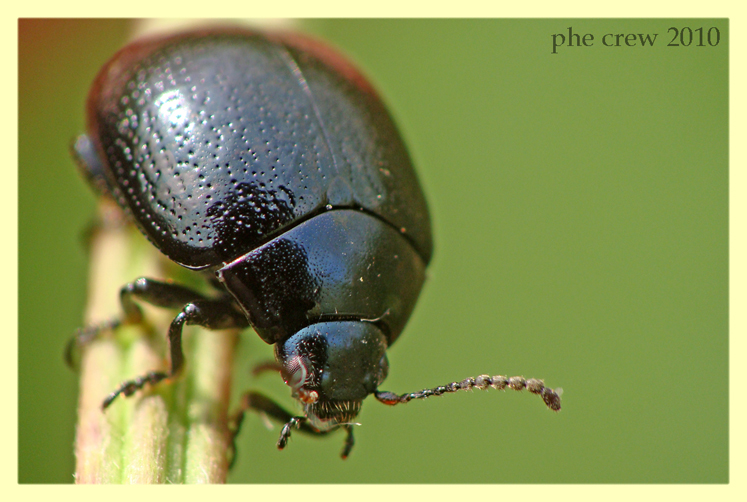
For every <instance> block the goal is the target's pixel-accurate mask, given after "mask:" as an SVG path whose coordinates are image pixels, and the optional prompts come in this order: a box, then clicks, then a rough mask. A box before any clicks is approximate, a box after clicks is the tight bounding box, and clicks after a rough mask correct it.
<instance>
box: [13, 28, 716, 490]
mask: <svg viewBox="0 0 747 502" xmlns="http://www.w3.org/2000/svg"><path fill="white" fill-rule="evenodd" d="M569 26H571V27H572V28H573V31H574V33H579V34H584V33H592V34H594V36H595V44H594V46H593V47H563V48H561V49H559V51H558V54H551V51H552V45H551V43H552V39H551V35H552V34H554V33H563V34H566V35H567V30H568V27H569ZM672 26H674V27H678V28H681V27H690V28H692V29H695V28H698V27H701V26H702V27H704V28H705V29H706V30H707V29H708V28H710V27H712V26H716V27H718V28H719V30H720V32H721V42H720V44H719V45H718V46H717V47H709V46H706V47H696V46H695V44H693V46H690V47H667V46H666V44H667V43H668V42H669V40H670V39H671V35H670V34H669V33H668V32H667V30H668V28H670V27H672ZM301 27H302V28H303V29H305V30H306V31H309V32H311V33H313V34H316V35H318V36H320V37H322V38H324V39H327V40H328V41H330V42H331V43H333V44H334V45H336V46H338V47H340V48H341V49H342V50H343V51H344V52H346V53H347V54H349V55H350V56H351V57H352V58H353V59H354V60H355V61H356V62H357V63H358V64H359V65H360V66H361V67H362V68H363V69H364V71H365V72H366V73H367V74H368V75H370V76H371V78H372V80H373V81H374V83H375V84H376V85H377V87H378V88H379V89H380V90H381V93H382V95H383V97H384V99H385V100H386V102H387V103H388V104H389V105H390V108H391V110H392V113H393V115H394V117H395V119H396V120H397V122H398V124H399V126H400V129H401V131H402V133H403V135H404V137H405V140H406V142H407V143H408V145H409V146H410V150H411V153H412V156H413V158H414V160H415V162H416V166H417V169H418V173H419V176H420V179H421V182H422V184H423V186H424V189H425V191H426V194H427V197H428V200H429V204H430V208H431V214H432V221H433V226H434V235H435V242H436V255H435V260H434V262H433V263H432V266H431V267H430V269H429V280H428V283H427V285H426V288H425V290H424V292H423V295H422V296H421V298H420V301H419V303H418V307H417V308H416V310H415V313H414V315H413V317H412V319H411V321H410V323H409V325H408V327H407V329H406V331H405V333H404V335H403V336H402V337H401V338H400V340H399V341H398V342H397V343H396V344H395V345H394V347H392V349H391V350H390V352H389V361H390V367H391V369H390V375H389V378H388V379H387V381H386V383H385V385H384V386H383V388H384V389H385V390H391V391H394V392H407V391H415V390H419V389H421V388H424V387H430V386H435V385H439V384H445V383H448V382H451V381H453V380H461V379H462V378H464V377H467V376H471V375H477V374H480V373H490V374H509V375H516V374H523V375H525V376H527V377H530V376H531V377H538V378H544V379H545V381H546V383H547V384H548V385H549V386H551V387H563V388H564V394H563V410H562V411H561V412H560V413H558V414H555V413H552V412H550V411H548V410H547V409H545V407H544V406H543V405H542V403H541V401H540V400H539V399H538V398H537V397H536V396H531V395H528V394H527V393H524V394H523V395H521V394H518V393H515V392H505V393H500V392H498V391H492V390H491V391H488V392H480V391H476V392H474V393H464V392H463V393H459V394H456V395H450V396H446V397H442V398H433V399H429V400H427V401H425V402H413V403H411V404H409V405H407V406H399V407H396V408H389V407H385V406H382V405H380V404H378V403H377V402H375V400H373V399H370V400H368V401H367V402H366V403H365V404H364V406H363V411H362V413H361V415H360V417H359V422H360V423H362V424H363V425H362V426H361V427H358V428H356V430H355V433H356V439H357V444H356V447H355V449H354V451H353V454H352V455H351V457H350V458H349V459H348V460H347V461H345V462H343V461H341V460H340V459H339V457H338V454H339V451H340V448H341V446H342V440H343V436H342V434H335V435H333V436H332V437H331V438H325V439H316V438H309V437H305V436H302V435H298V434H296V435H294V437H293V439H292V442H291V444H290V446H289V447H288V448H287V449H286V450H284V451H282V452H279V451H277V450H276V449H275V446H274V444H275V441H276V439H277V434H278V429H277V428H276V429H275V430H274V431H269V430H267V429H266V428H265V426H264V425H263V424H262V422H261V420H259V419H258V418H257V417H256V416H250V417H249V419H248V420H247V421H246V422H245V424H244V430H243V435H242V437H241V440H240V444H239V459H238V464H237V466H236V469H234V471H233V472H232V473H231V477H230V480H231V481H233V482H270V483H274V482H347V483H350V482H374V483H376V482H427V483H433V482H446V483H452V482H453V483H502V482H509V483H610V482H615V483H649V482H656V483H725V482H727V481H728V226H727V225H728V198H727V197H728V140H727V133H728V130H727V123H728V122H727V121H728V23H727V21H726V20H698V19H687V20H642V19H625V20H589V19H584V20H569V19H564V20H335V21H328V20H316V21H313V22H305V23H303V24H302V25H301ZM130 28H131V27H130V25H129V23H128V22H127V21H124V20H122V21H101V20H87V21H75V20H65V21H52V20H22V21H21V22H20V39H19V45H20V58H19V64H20V81H19V84H20V86H19V87H20V96H19V97H20V108H19V110H20V122H19V133H20V139H19V146H20V151H19V153H20V165H19V183H20V187H19V205H20V206H19V214H20V217H19V219H20V221H19V240H20V248H19V267H20V268H19V304H20V307H19V417H18V418H19V481H20V482H22V483H49V482H53V483H68V482H72V481H73V477H72V474H73V471H74V459H73V456H72V445H73V440H74V426H75V425H74V424H75V407H76V393H77V382H76V375H75V374H74V373H73V372H70V371H68V370H67V368H66V367H65V366H64V365H63V362H62V351H63V347H64V344H65V342H66V340H67V339H68V337H70V335H71V334H72V333H73V332H74V330H75V328H76V327H78V326H79V325H80V324H81V319H82V312H83V308H84V304H85V287H86V270H87V269H86V253H85V249H84V246H83V244H82V239H81V235H82V231H83V229H84V227H85V226H86V225H87V224H88V222H89V221H90V218H91V215H92V214H93V210H94V203H95V202H94V197H93V195H92V194H91V192H90V191H89V189H88V188H87V187H86V185H85V183H84V182H83V181H82V180H81V179H79V178H78V175H77V173H76V170H75V168H74V166H73V163H72V161H71V160H70V159H69V156H68V145H69V142H70V140H71V138H73V137H74V136H75V135H76V134H77V133H79V132H80V131H82V129H83V124H84V122H83V121H84V114H83V103H84V99H85V95H86V92H87V89H88V86H89V84H90V82H91V80H92V79H93V77H94V75H95V73H96V71H97V69H98V68H99V67H100V66H101V65H102V64H103V63H104V62H105V61H106V59H107V58H108V57H109V56H110V55H111V54H113V52H114V51H115V50H116V49H117V48H118V47H120V46H121V45H122V44H123V43H124V42H125V41H126V40H127V38H128V36H129V33H130ZM606 33H615V34H616V33H658V34H659V35H658V38H657V40H656V44H655V46H654V47H645V48H642V47H603V46H602V45H601V37H602V35H604V34H606ZM112 294H115V292H112ZM270 354H271V350H270V347H268V346H266V345H264V344H263V343H262V342H261V341H260V340H259V338H258V337H257V336H256V335H254V334H253V333H251V331H247V332H246V333H245V334H244V336H243V337H242V341H241V346H240V349H239V359H238V360H237V365H236V370H237V373H238V374H240V375H242V381H241V382H240V383H239V384H237V389H236V391H235V392H236V393H238V392H239V391H240V390H243V389H244V388H246V387H247V386H251V387H253V388H256V389H262V390H265V391H266V392H267V393H269V394H271V395H273V396H275V397H277V398H278V399H279V400H280V401H281V402H283V403H285V404H290V401H291V400H290V397H289V393H288V390H287V388H286V387H285V386H284V385H283V384H282V382H281V381H280V379H279V378H277V377H276V376H274V375H267V376H262V377H258V378H256V379H250V378H248V377H246V376H245V375H246V374H247V373H248V371H249V369H250V368H251V367H252V365H253V364H254V363H255V362H257V361H261V360H264V359H266V358H267V357H268V356H269V355H270ZM187 357H189V354H187Z"/></svg>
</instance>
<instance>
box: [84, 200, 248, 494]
mask: <svg viewBox="0 0 747 502" xmlns="http://www.w3.org/2000/svg"><path fill="white" fill-rule="evenodd" d="M99 214H100V219H101V221H102V223H101V225H99V226H98V227H97V228H96V230H95V231H94V232H93V235H92V238H91V248H90V249H91V254H90V264H91V265H90V276H89V292H88V293H89V303H88V306H87V310H86V322H88V323H100V322H103V321H107V320H110V319H114V318H117V317H119V316H121V307H120V305H119V295H118V292H119V289H120V287H121V286H122V285H124V284H125V283H127V282H129V281H132V280H134V279H135V278H137V277H139V276H148V277H155V278H158V277H161V278H162V277H168V276H170V275H171V271H170V272H166V270H165V269H168V268H169V267H170V266H171V265H170V264H168V263H167V260H165V259H164V258H163V257H162V256H161V255H160V254H159V253H158V251H157V250H156V249H155V248H153V247H152V246H151V245H150V244H148V243H147V242H146V241H145V239H144V238H143V237H142V236H141V235H140V234H139V232H137V231H136V230H135V229H134V228H133V227H132V226H131V225H126V224H123V223H122V215H121V213H120V212H119V210H118V209H117V208H116V207H115V206H114V204H113V203H112V202H111V201H109V200H105V199H104V200H102V202H101V203H100V206H99ZM144 307H145V308H144V309H143V311H144V314H145V318H146V319H147V321H146V322H144V323H143V324H142V325H136V326H124V327H119V328H117V329H115V330H114V331H113V332H112V331H111V330H110V331H106V332H102V333H101V334H100V336H98V337H97V338H96V339H95V340H93V341H91V342H90V343H87V344H85V346H84V347H82V349H81V350H82V354H81V364H80V396H79V404H78V426H77V432H76V442H75V455H76V462H77V466H76V482H77V483H223V482H225V480H226V475H227V470H228V458H227V456H228V452H229V446H230V444H229V438H228V429H227V414H228V402H229V397H230V385H231V372H232V366H233V364H232V363H233V348H234V346H235V344H236V341H237V336H238V334H237V332H236V331H235V330H226V331H218V332H215V331H205V330H203V329H200V328H196V327H188V328H186V329H185V330H184V339H185V340H184V346H185V357H186V359H187V366H186V367H185V369H184V370H183V371H182V374H181V375H180V376H179V377H177V378H174V379H173V380H171V379H169V380H166V381H164V382H162V383H159V384H158V385H156V386H153V387H150V386H149V387H146V388H145V389H143V390H142V391H139V392H137V393H135V395H133V396H131V397H129V398H124V397H119V398H117V399H116V400H115V401H114V402H113V403H112V405H111V406H110V407H109V408H107V410H106V411H102V409H101V403H102V402H103V400H104V398H105V397H106V396H107V395H108V394H109V393H110V392H112V391H113V390H114V389H116V388H117V387H118V385H119V384H120V383H122V382H123V381H125V380H127V379H131V378H134V377H137V376H141V375H143V374H145V373H147V372H148V371H152V370H162V371H163V370H167V369H168V360H167V358H166V356H165V353H166V333H167V331H168V326H169V323H170V322H171V319H172V318H173V315H174V312H164V311H163V310H162V309H153V308H148V307H147V306H144Z"/></svg>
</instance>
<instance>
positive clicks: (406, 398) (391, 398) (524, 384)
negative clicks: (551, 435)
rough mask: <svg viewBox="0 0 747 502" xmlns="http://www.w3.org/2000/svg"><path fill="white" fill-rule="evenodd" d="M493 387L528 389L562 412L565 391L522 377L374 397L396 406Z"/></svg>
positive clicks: (469, 381) (477, 380)
mask: <svg viewBox="0 0 747 502" xmlns="http://www.w3.org/2000/svg"><path fill="white" fill-rule="evenodd" d="M488 387H493V388H494V389H498V390H505V389H506V387H508V388H509V389H514V390H524V389H527V390H528V391H529V392H531V393H532V394H539V395H540V396H541V397H542V400H543V401H544V402H545V404H546V405H547V407H548V408H550V409H551V410H553V411H560V394H561V393H562V390H563V389H557V390H553V389H550V388H549V387H545V382H543V381H542V380H538V379H536V378H529V379H526V378H524V377H521V376H515V377H511V378H508V377H505V376H503V375H498V376H494V377H491V376H488V375H480V376H478V377H474V378H473V377H470V378H465V379H464V380H462V381H461V382H451V383H450V384H447V385H443V386H440V387H434V388H432V389H423V390H421V391H418V392H411V393H409V394H402V395H399V394H395V393H394V392H386V391H379V390H377V391H375V392H374V396H375V397H376V399H378V400H379V401H381V402H382V403H384V404H388V405H390V406H394V405H395V404H399V403H409V402H410V401H411V400H413V399H425V398H427V397H431V396H440V395H442V394H446V393H449V392H457V391H459V390H472V389H481V390H484V389H487V388H488Z"/></svg>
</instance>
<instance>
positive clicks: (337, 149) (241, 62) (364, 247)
mask: <svg viewBox="0 0 747 502" xmlns="http://www.w3.org/2000/svg"><path fill="white" fill-rule="evenodd" d="M86 106H87V133H86V134H84V135H82V136H80V137H79V138H78V140H77V141H76V143H75V146H74V154H75V156H76V158H77V161H78V165H79V166H80V168H81V170H82V171H83V173H84V175H85V176H86V177H87V178H88V180H89V181H90V182H91V184H92V185H93V186H94V187H95V188H96V189H97V190H98V192H99V193H101V194H102V195H103V196H106V197H111V198H113V199H115V200H116V201H117V202H118V204H119V205H120V206H121V207H122V209H123V210H124V211H125V213H127V214H128V215H129V216H130V217H131V219H132V220H133V221H134V222H135V224H136V225H137V226H138V227H139V229H140V230H141V231H142V233H143V234H144V235H145V236H146V237H147V238H148V239H149V240H150V241H151V243H153V244H154V245H155V246H156V247H157V248H158V249H159V250H160V251H161V252H162V253H163V254H164V255H166V256H167V257H168V258H169V259H170V260H172V261H174V262H176V263H178V264H180V265H181V266H183V267H186V268H187V269H191V270H194V271H198V272H201V273H203V274H206V275H207V276H208V277H209V278H210V281H211V282H212V283H213V284H214V285H215V286H216V290H217V291H218V293H216V295H217V296H214V297H208V296H205V295H203V294H201V293H198V292H197V291H193V290H192V289H190V288H186V287H184V286H181V285H178V284H174V283H171V282H167V281H159V280H155V279H151V278H139V279H137V280H135V281H134V282H132V283H129V284H127V285H125V286H124V287H123V288H122V289H121V292H120V298H121V304H122V307H123V311H124V316H123V317H122V318H121V319H117V320H115V321H112V322H111V323H109V324H108V325H106V326H108V327H113V326H117V325H119V324H123V323H137V322H140V321H141V320H142V313H141V310H140V307H139V306H138V303H139V302H146V303H150V304H154V305H156V306H160V307H166V308H174V309H179V313H178V314H177V315H176V317H175V318H174V320H173V321H172V323H171V325H170V327H169V330H168V341H169V352H170V356H171V365H170V368H169V369H168V371H152V372H150V373H148V374H147V375H143V376H141V377H139V378H136V379H134V380H130V381H127V382H124V383H123V384H122V385H121V386H120V387H119V388H118V389H116V390H115V391H114V392H112V393H111V394H110V395H109V396H108V397H107V398H106V400H105V401H104V403H103V405H102V407H103V408H106V407H108V406H109V405H110V404H111V403H112V402H113V401H114V400H115V399H116V398H117V397H118V396H119V395H121V394H124V395H126V396H127V395H131V394H133V393H134V392H136V391H138V390H139V389H142V388H143V387H145V386H147V385H154V384H156V383H158V382H160V381H161V380H163V379H165V378H168V377H172V376H176V375H178V374H179V373H180V371H181V370H182V368H183V366H184V359H185V358H184V355H183V352H182V348H181V337H182V328H183V326H184V325H185V324H196V325H200V326H203V327H205V328H208V329H223V328H231V327H233V328H245V327H248V326H251V327H252V328H253V329H254V330H255V331H256V332H257V334H258V335H259V336H260V337H261V338H262V339H263V340H264V341H265V342H267V343H268V344H272V345H274V349H275V357H276V361H277V362H276V364H275V365H274V366H273V368H274V369H278V370H279V371H280V373H281V375H282V378H283V380H284V381H285V383H286V384H287V385H288V386H289V387H290V388H291V392H292V395H293V397H294V398H296V399H297V400H298V401H299V402H300V403H301V404H302V406H303V414H302V415H300V416H293V415H292V414H290V413H288V412H287V411H285V410H284V409H283V408H282V407H280V406H279V405H277V404H276V403H274V402H273V401H272V400H270V399H268V398H266V397H265V396H263V395H261V394H259V393H256V392H250V393H247V394H246V395H245V396H244V398H243V400H242V404H241V407H240V409H239V410H238V411H237V413H236V415H235V416H234V424H235V427H234V431H235V432H237V431H238V427H239V425H240V423H241V420H242V419H243V416H244V412H245V411H246V410H249V409H254V410H257V411H260V412H264V413H266V414H267V415H269V416H271V417H273V418H275V419H277V420H279V421H281V422H284V423H285V425H284V427H283V428H282V431H281V435H280V439H279V440H278V447H279V448H283V447H284V446H285V445H286V444H287V441H288V439H289V437H290V435H291V431H292V430H293V429H296V428H297V429H299V430H302V431H304V432H309V433H314V434H326V433H328V432H330V431H333V430H336V429H338V428H342V429H345V430H346V432H347V436H346V440H345V444H344V448H343V451H342V457H343V458H346V457H347V456H348V454H349V453H350V450H351V448H352V446H353V432H352V425H353V424H352V421H353V419H354V418H355V417H356V416H357V415H358V412H359V411H360V408H361V403H362V401H363V399H364V398H365V397H367V396H368V395H371V394H373V395H374V397H375V398H376V399H377V400H379V401H381V402H383V403H385V404H389V405H394V404H398V403H404V402H408V401H410V400H412V399H420V398H426V397H429V396H432V395H440V394H443V393H446V392H455V391H457V390H463V389H472V388H479V389H484V388H487V387H489V386H493V387H494V388H499V389H505V388H506V387H509V388H513V389H517V390H521V389H523V388H527V389H528V390H529V391H530V392H532V393H535V394H539V395H540V396H541V397H542V398H543V400H544V402H545V403H546V405H547V406H548V407H549V408H551V409H553V410H559V409H560V398H559V396H558V394H557V393H556V392H555V391H553V390H552V389H549V388H547V387H545V386H544V384H543V383H542V381H540V380H536V379H529V380H526V379H524V378H523V377H513V378H506V377H503V376H498V377H489V376H487V375H483V376H480V377H476V378H468V379H466V380H463V381H461V382H453V383H451V384H449V385H446V386H440V387H436V388H432V389H425V390H422V391H419V392H415V393H408V394H402V395H398V394H394V393H391V392H386V391H380V390H379V387H380V385H381V384H382V382H383V381H384V379H385V378H386V376H387V373H388V370H389V365H388V361H387V356H386V351H387V349H388V348H389V347H391V345H392V344H393V343H394V342H395V341H396V340H397V338H398V337H399V336H400V334H401V333H402V330H403V328H404V326H405V324H406V322H407V320H408V318H409V317H410V314H411V313H412V310H413V308H414V306H415V303H416V301H417V298H418V295H419V294H420V291H421V289H422V287H423V283H424V281H425V277H426V267H427V265H428V263H429V262H430V260H431V256H432V253H433V244H432V236H431V227H430V218H429V213H428V207H427V204H426V200H425V197H424V194H423V191H422V189H421V186H420V184H419V182H418V179H417V177H416V175H415V171H414V168H413V166H412V163H411V160H410V157H409V155H408V153H407V150H406V148H405V145H404V143H403V141H402V139H401V137H400V135H399V133H398V131H397V129H396V126H395V124H394V122H393V120H392V118H391V117H390V115H389V113H388V112H387V110H386V108H385V107H384V105H383V104H382V101H381V100H380V99H379V97H378V95H377V94H376V92H375V91H374V89H373V87H372V86H371V85H370V84H369V83H368V81H367V80H366V79H365V78H364V77H363V76H362V74H361V73H360V72H359V71H358V70H357V69H356V68H355V67H353V66H352V65H351V64H350V63H348V62H347V61H346V60H345V59H344V58H342V57H341V56H339V55H338V54H337V53H336V52H335V51H333V50H332V49H330V48H328V47H326V46H325V45H323V44H321V43H319V42H317V41H314V40H312V39H309V38H306V37H304V36H299V35H290V34H283V35H275V34H265V33H259V32H254V31H247V30H244V29H234V28H228V29H210V30H198V31H191V32H186V33H181V34H177V35H170V36H160V37H155V38H149V39H145V40H141V41H136V42H134V43H132V44H130V45H128V46H126V47H125V48H123V49H122V50H120V51H119V52H118V53H117V54H115V55H114V56H113V57H112V59H111V60H110V61H109V62H108V63H106V64H105V65H104V67H103V68H102V69H101V71H100V72H99V74H98V75H97V77H96V78H95V80H94V83H93V85H92V87H91V90H90V93H89V95H88V100H87V105H86ZM102 329H104V328H102V327H101V326H98V327H92V328H91V329H89V330H88V333H87V335H86V336H83V335H79V337H78V342H79V343H81V344H82V342H83V341H85V339H87V338H90V337H91V334H93V335H94V336H95V335H96V334H97V333H98V332H99V331H101V330H102Z"/></svg>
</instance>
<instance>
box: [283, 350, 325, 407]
mask: <svg viewBox="0 0 747 502" xmlns="http://www.w3.org/2000/svg"><path fill="white" fill-rule="evenodd" d="M309 366H310V361H309V359H308V358H306V357H304V356H300V355H298V356H293V357H291V358H290V359H288V361H286V363H285V364H284V365H283V370H282V376H283V381H284V382H285V383H286V385H288V386H289V387H290V388H291V389H293V393H294V395H295V396H296V397H298V399H299V400H300V401H302V402H304V403H306V404H311V403H314V402H316V400H317V399H319V393H318V392H316V391H315V390H308V389H306V388H305V387H306V386H307V385H308V384H309V380H310V378H309V376H310V367H309Z"/></svg>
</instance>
